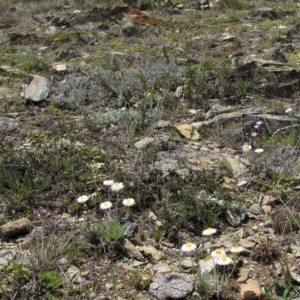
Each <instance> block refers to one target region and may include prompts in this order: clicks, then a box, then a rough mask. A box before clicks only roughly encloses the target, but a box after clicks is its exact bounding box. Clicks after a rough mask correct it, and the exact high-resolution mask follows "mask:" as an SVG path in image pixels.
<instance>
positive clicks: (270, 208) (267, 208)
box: [262, 205, 272, 214]
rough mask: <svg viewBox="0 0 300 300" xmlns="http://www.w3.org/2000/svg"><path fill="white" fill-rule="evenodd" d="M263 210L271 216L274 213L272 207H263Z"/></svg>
mask: <svg viewBox="0 0 300 300" xmlns="http://www.w3.org/2000/svg"><path fill="white" fill-rule="evenodd" d="M262 210H263V212H264V213H265V214H270V213H271V212H272V206H270V205H263V206H262Z"/></svg>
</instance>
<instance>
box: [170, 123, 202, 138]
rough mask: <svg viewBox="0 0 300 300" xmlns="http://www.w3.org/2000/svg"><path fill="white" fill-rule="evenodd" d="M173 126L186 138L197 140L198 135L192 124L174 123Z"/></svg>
mask: <svg viewBox="0 0 300 300" xmlns="http://www.w3.org/2000/svg"><path fill="white" fill-rule="evenodd" d="M175 128H176V129H177V130H178V131H179V133H180V134H181V135H182V136H183V137H185V138H186V139H189V140H192V141H196V140H199V138H200V135H199V133H198V131H197V129H196V128H195V127H194V126H192V125H191V124H180V125H176V126H175Z"/></svg>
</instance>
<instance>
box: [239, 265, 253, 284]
mask: <svg viewBox="0 0 300 300" xmlns="http://www.w3.org/2000/svg"><path fill="white" fill-rule="evenodd" d="M249 272H250V271H249V269H246V268H242V269H241V270H240V277H239V278H238V282H240V283H244V282H246V281H247V279H248V277H249Z"/></svg>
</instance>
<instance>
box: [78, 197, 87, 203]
mask: <svg viewBox="0 0 300 300" xmlns="http://www.w3.org/2000/svg"><path fill="white" fill-rule="evenodd" d="M88 200H89V197H88V196H86V195H82V196H80V197H78V198H77V202H78V203H85V202H86V201H88Z"/></svg>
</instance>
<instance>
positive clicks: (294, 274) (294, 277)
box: [290, 272, 300, 283]
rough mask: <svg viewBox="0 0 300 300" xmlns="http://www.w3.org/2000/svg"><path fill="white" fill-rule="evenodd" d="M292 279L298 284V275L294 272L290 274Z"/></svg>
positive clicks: (299, 277) (299, 279)
mask: <svg viewBox="0 0 300 300" xmlns="http://www.w3.org/2000/svg"><path fill="white" fill-rule="evenodd" d="M290 274H291V277H292V279H294V280H295V281H296V282H298V283H300V275H299V274H297V273H296V272H290Z"/></svg>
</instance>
